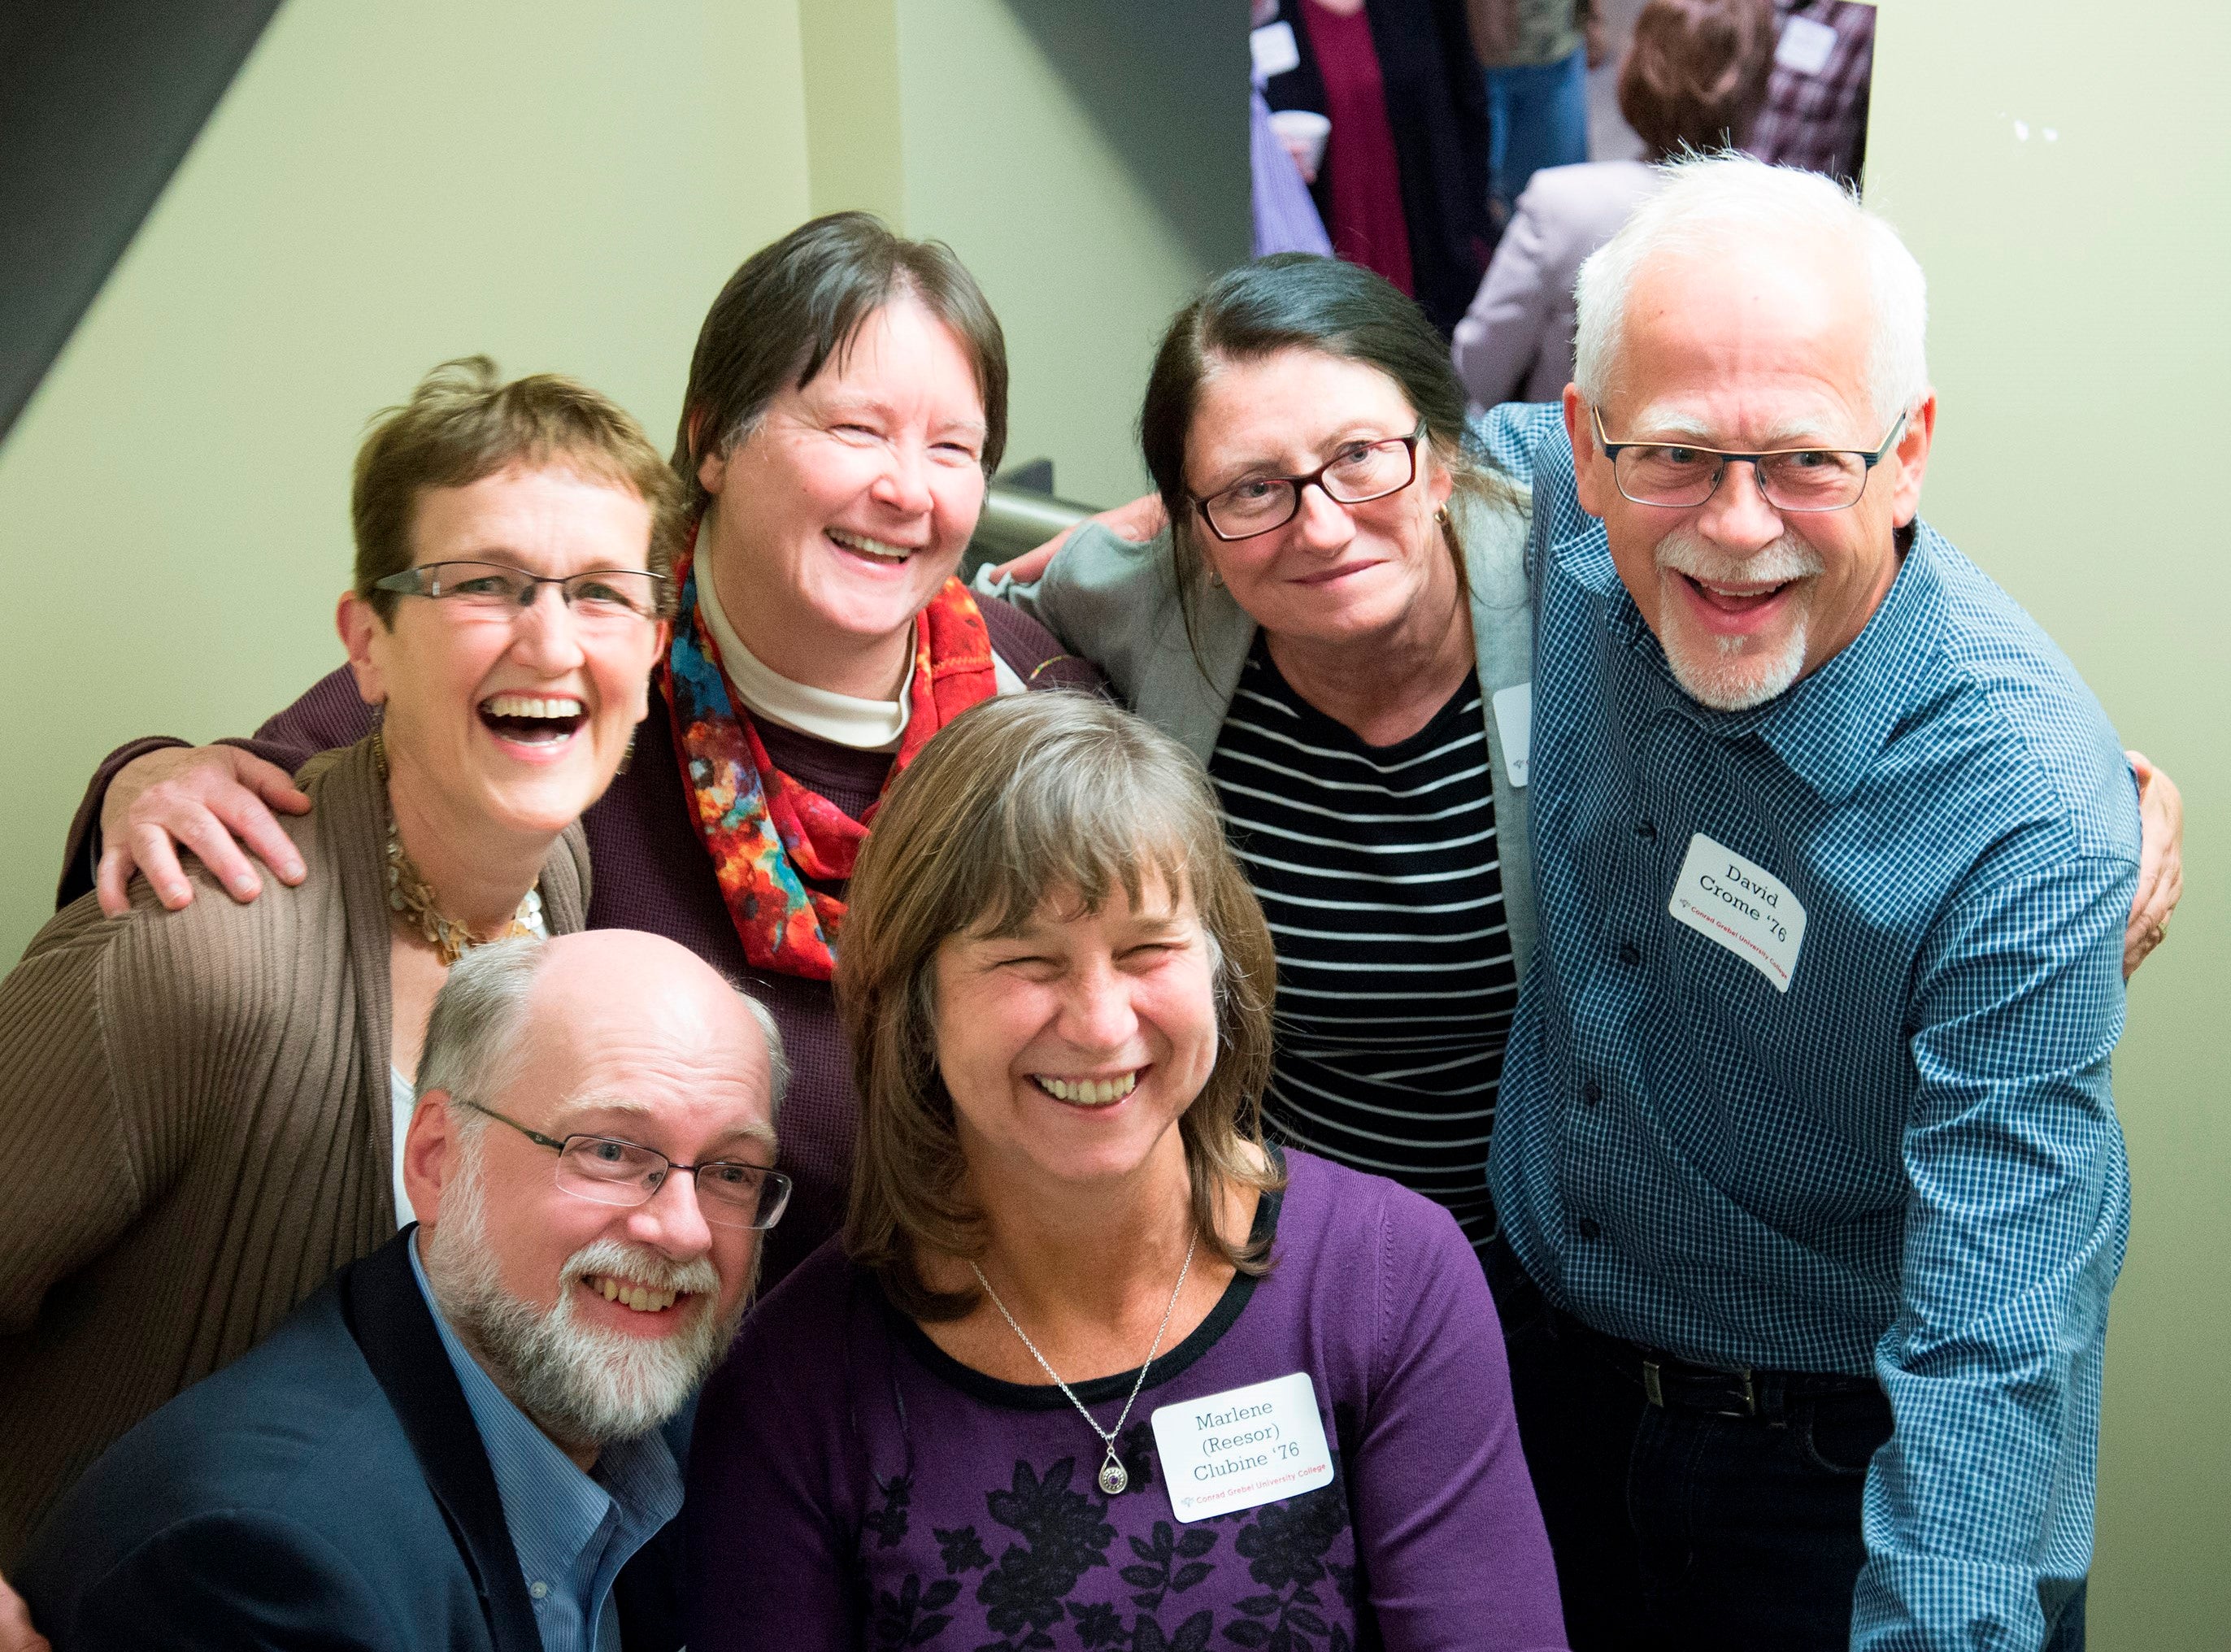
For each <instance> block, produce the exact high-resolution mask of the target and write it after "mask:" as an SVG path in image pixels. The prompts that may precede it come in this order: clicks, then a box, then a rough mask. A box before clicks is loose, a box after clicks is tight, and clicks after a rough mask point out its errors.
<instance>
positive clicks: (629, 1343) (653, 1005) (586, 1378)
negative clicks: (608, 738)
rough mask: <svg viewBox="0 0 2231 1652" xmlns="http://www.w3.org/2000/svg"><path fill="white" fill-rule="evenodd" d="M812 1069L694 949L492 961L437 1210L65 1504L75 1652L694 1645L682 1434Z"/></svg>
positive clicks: (450, 1067)
mask: <svg viewBox="0 0 2231 1652" xmlns="http://www.w3.org/2000/svg"><path fill="white" fill-rule="evenodd" d="M783 1078H784V1064H783V1057H782V1051H781V1047H780V1043H779V1039H778V1036H777V1035H776V1032H775V1029H774V1026H773V1022H772V1020H771V1019H770V1018H769V1016H768V1015H767V1013H766V1010H764V1009H762V1008H761V1007H760V1005H759V1004H758V1003H755V1002H753V1000H752V999H750V998H749V997H746V996H745V995H743V994H742V993H740V992H739V991H736V990H735V989H734V988H733V987H732V986H730V985H729V984H727V982H726V981H724V980H722V979H721V977H720V976H719V975H718V974H717V973H715V971H713V970H712V969H711V968H710V967H708V965H705V964H704V963H702V962H701V961H700V960H699V959H698V958H695V956H694V955H693V954H691V953H689V952H686V951H685V950H683V949H682V947H680V946H677V945H675V944H674V943H673V942H671V941H668V940H664V939H659V938H657V937H655V936H651V935H646V934H641V933H637V932H633V931H629V930H595V931H591V932H588V933H585V934H578V935H570V936H566V937H563V938H561V939H557V940H553V941H548V942H542V941H537V940H533V939H519V940H511V941H501V942H497V943H495V944H493V945H487V946H483V947H481V948H479V949H477V950H476V951H474V952H469V953H468V954H466V955H465V957H464V958H462V959H461V960H459V962H458V963H457V965H456V966H455V968H453V969H452V970H451V971H450V974H449V979H448V981H447V982H446V984H444V985H443V988H442V991H441V993H440V996H439V997H437V999H436V1001H435V1004H434V1010H433V1014H432V1017H431V1019H430V1023H429V1025H428V1028H427V1036H426V1049H425V1054H424V1057H423V1059H422V1061H421V1062H420V1066H419V1069H418V1102H417V1111H416V1112H415V1113H414V1114H413V1116H412V1118H411V1131H410V1135H409V1137H408V1138H407V1139H406V1141H405V1143H404V1184H405V1186H406V1189H407V1191H408V1192H409V1195H410V1198H411V1207H412V1209H413V1210H415V1211H416V1212H417V1216H418V1218H419V1221H418V1225H417V1227H415V1228H412V1229H405V1230H404V1232H403V1233H402V1234H401V1235H398V1236H397V1238H396V1239H395V1240H394V1241H392V1242H391V1243H389V1244H388V1245H386V1246H385V1247H384V1248H383V1249H379V1250H378V1251H375V1252H374V1253H373V1254H372V1255H370V1256H367V1257H365V1259H364V1260H363V1261H361V1262H356V1263H353V1264H352V1265H351V1266H349V1267H348V1268H344V1269H342V1271H341V1272H340V1274H337V1275H336V1276H335V1277H334V1279H333V1281H330V1282H329V1283H328V1284H327V1286H325V1287H323V1288H322V1289H320V1291H319V1293H318V1294H316V1295H314V1296H313V1297H312V1298H311V1299H310V1300H308V1301H307V1302H305V1303H304V1304H303V1305H302V1307H301V1308H300V1309H298V1310H297V1311H296V1312H295V1313H294V1315H293V1316H292V1317H291V1318H290V1319H288V1320H287V1321H286V1322H285V1323H283V1324H282V1325H281V1326H280V1327H279V1328H278V1329H277V1330H276V1331H275V1332H274V1333H272V1335H271V1336H270V1338H269V1339H268V1340H267V1341H265V1342H264V1343H263V1344H262V1345H260V1346H258V1347H257V1348H256V1349H255V1351H254V1352H251V1353H249V1354H248V1355H247V1356H246V1357H245V1358H242V1359H240V1360H239V1361H237V1362H236V1364H234V1365H230V1366H229V1367H227V1368H226V1369H225V1370H223V1371H220V1372H218V1373H217V1375H216V1376H213V1377H211V1378H208V1379H207V1380H206V1381H204V1382H202V1383H200V1384H197V1385H196V1386H194V1387H193V1388H191V1389H189V1390H188V1391H186V1392H184V1394H182V1395H180V1396H179V1397H178V1398H177V1399H175V1400H172V1401H171V1403H170V1404H167V1405H165V1407H163V1409H162V1410H159V1411H158V1412H156V1413H155V1415H154V1416H152V1417H150V1418H148V1419H147V1420H146V1422H145V1423H141V1424H140V1425H139V1427H138V1428H136V1429H133V1431H132V1432H131V1433H129V1434H127V1435H126V1436H124V1438H123V1439H121V1440H120V1441H119V1442H117V1443H116V1444H115V1445H114V1446H113V1447H111V1448H110V1449H109V1450H108V1451H107V1454H106V1455H103V1456H102V1457H101V1458H100V1461H99V1462H96V1463H95V1464H94V1468H92V1469H91V1470H90V1471H89V1472H88V1473H87V1475H86V1476H85V1477H84V1478H83V1479H82V1480H81V1481H79V1483H78V1484H77V1486H76V1487H74V1489H73V1490H72V1491H71V1492H70V1493H69V1494H68V1496H67V1497H66V1498H65V1499H64V1500H62V1502H61V1504H59V1505H58V1506H57V1507H56V1508H55V1512H54V1513H53V1514H52V1515H51V1516H50V1517H49V1519H48V1522H47V1524H46V1525H45V1526H44V1527H43V1528H42V1531H41V1532H40V1533H38V1535H37V1536H36V1537H35V1538H34V1539H33V1543H32V1547H31V1549H30V1551H29V1553H28V1555H27V1556H26V1558H25V1561H24V1564H23V1568H22V1575H21V1577H20V1578H18V1579H17V1580H16V1581H17V1584H18V1586H19V1587H20V1588H21V1589H22V1591H23V1596H24V1597H25V1598H26V1599H27V1600H28V1602H29V1606H30V1612H31V1617H32V1619H33V1621H34V1622H36V1623H37V1625H38V1626H39V1628H40V1629H42V1630H43V1631H44V1632H45V1633H46V1634H47V1635H48V1636H50V1637H52V1640H53V1642H54V1645H55V1649H56V1652H80V1649H87V1652H107V1649H118V1652H121V1649H125V1648H132V1649H158V1652H159V1649H175V1652H184V1649H188V1648H191V1649H197V1652H198V1649H216V1648H219V1647H224V1648H236V1647H306V1646H316V1647H319V1648H320V1649H350V1652H355V1649H364V1652H371V1649H379V1652H417V1649H424V1648H428V1647H443V1648H448V1649H459V1652H462V1649H488V1652H618V1649H619V1648H620V1647H621V1646H622V1644H623V1643H624V1645H625V1647H626V1648H627V1652H644V1649H661V1648H673V1647H676V1646H678V1645H679V1644H680V1643H681V1630H680V1627H679V1625H680V1617H679V1614H678V1611H677V1610H676V1607H677V1602H676V1597H675V1592H674V1591H675V1589H676V1586H677V1584H678V1577H677V1576H676V1572H677V1567H678V1554H677V1549H678V1543H679V1527H678V1526H673V1525H672V1524H671V1522H672V1521H673V1518H674V1515H675V1514H676V1512H677V1511H678V1510H679V1509H680V1507H681V1505H682V1476H681V1471H680V1468H679V1467H678V1466H677V1464H676V1460H675V1454H674V1450H673V1449H672V1448H671V1446H670V1445H669V1441H668V1439H667V1438H666V1436H664V1435H663V1434H662V1432H661V1431H660V1428H661V1425H662V1424H663V1423H667V1422H668V1421H669V1419H671V1418H673V1417H674V1416H676V1413H677V1412H679V1411H680V1410H682V1406H683V1405H684V1404H685V1403H686V1402H687V1401H688V1400H689V1397H690V1396H691V1395H692V1394H693V1393H694V1392H695V1390H696V1388H697V1386H698V1384H700V1383H701V1382H702V1380H703V1378H704V1377H705V1376H706V1374H707V1373H708V1371H710V1370H711V1369H712V1367H713V1366H714V1365H715V1364H716V1363H717V1362H718V1361H719V1359H720V1358H721V1355H722V1354H723V1353H724V1352H726V1351H727V1345H728V1344H729V1342H730V1340H731V1339H733V1337H734V1333H735V1328H736V1326H737V1323H738V1321H739V1320H740V1319H741V1317H742V1313H743V1309H744V1305H745V1303H746V1301H747V1299H748V1297H749V1294H750V1287H751V1283H752V1280H753V1274H754V1273H755V1271H756V1267H757V1261H758V1253H759V1235H760V1232H761V1231H763V1230H764V1229H767V1228H769V1227H772V1226H773V1224H774V1223H775V1221H776V1220H777V1219H778V1218H779V1216H781V1214H782V1209H783V1204H784V1203H785V1200H786V1197H787V1196H788V1193H789V1182H788V1179H787V1178H786V1177H784V1176H783V1175H782V1174H781V1173H780V1172H779V1171H775V1170H774V1169H773V1163H774V1151H775V1136H774V1114H775V1109H776V1106H777V1104H778V1102H779V1098H780V1093H781V1089H782V1085H783ZM678 1172H682V1173H678Z"/></svg>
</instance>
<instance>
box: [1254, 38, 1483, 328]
mask: <svg viewBox="0 0 2231 1652" xmlns="http://www.w3.org/2000/svg"><path fill="white" fill-rule="evenodd" d="M1277 22H1283V23H1285V24H1286V25H1287V27H1288V29H1289V30H1290V35H1291V37H1292V41H1293V48H1294V52H1293V55H1294V62H1293V67H1291V68H1288V69H1286V70H1285V71H1284V72H1283V73H1280V74H1272V75H1271V76H1270V78H1269V81H1268V82H1267V86H1266V96H1267V98H1268V100H1269V102H1270V105H1271V108H1272V109H1273V110H1285V109H1309V110H1314V111H1316V113H1319V114H1322V115H1323V116H1325V117H1327V118H1328V119H1330V121H1331V122H1332V133H1331V137H1330V139H1329V142H1328V143H1327V145H1326V148H1325V154H1324V161H1323V164H1322V166H1321V167H1320V168H1319V170H1318V172H1317V176H1316V183H1315V185H1314V190H1315V194H1316V202H1317V207H1318V210H1319V212H1320V213H1321V214H1322V217H1323V219H1324V224H1325V229H1327V231H1328V232H1329V234H1330V235H1331V236H1332V245H1333V250H1334V251H1335V253H1336V254H1337V255H1339V256H1340V257H1342V258H1345V259H1347V260H1348V261H1350V262H1351V263H1357V264H1361V265H1362V266H1363V267H1364V268H1367V269H1371V270H1375V271H1377V272H1378V273H1379V274H1381V275H1383V276H1385V277H1386V278H1387V280H1388V281H1392V282H1393V283H1394V285H1395V287H1398V288H1400V290H1401V291H1402V292H1404V293H1407V294H1410V295H1411V296H1412V297H1413V298H1415V299H1416V300H1418V302H1419V305H1420V306H1422V307H1424V309H1425V312H1426V314H1427V315H1428V316H1429V317H1431V318H1432V322H1433V325H1434V326H1437V327H1439V329H1440V330H1441V332H1443V334H1444V335H1445V334H1446V333H1447V332H1448V331H1449V329H1451V328H1452V327H1453V326H1456V324H1457V319H1458V317H1459V316H1461V315H1463V313H1464V311H1465V305H1466V304H1468V303H1469V302H1471V295H1472V292H1473V290H1474V289H1475V288H1476V287H1478V284H1479V278H1480V274H1481V273H1482V272H1483V271H1484V270H1485V269H1486V268H1487V260H1488V255H1489V254H1490V253H1491V252H1492V251H1493V250H1494V231H1493V230H1492V229H1491V227H1490V225H1489V222H1488V216H1487V206H1486V190H1487V158H1488V122H1487V100H1486V95H1485V93H1484V89H1483V87H1482V86H1481V84H1480V81H1479V76H1478V74H1477V73H1476V72H1474V70H1473V68H1472V66H1471V56H1470V51H1471V48H1470V45H1469V36H1468V35H1467V33H1466V30H1465V17H1464V9H1463V5H1462V0H1282V3H1281V5H1280V8H1279V16H1278V17H1277V19H1275V20H1274V23H1273V25H1272V26H1275V23H1277Z"/></svg>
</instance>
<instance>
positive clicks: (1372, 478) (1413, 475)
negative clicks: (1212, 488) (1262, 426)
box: [1193, 419, 1426, 541]
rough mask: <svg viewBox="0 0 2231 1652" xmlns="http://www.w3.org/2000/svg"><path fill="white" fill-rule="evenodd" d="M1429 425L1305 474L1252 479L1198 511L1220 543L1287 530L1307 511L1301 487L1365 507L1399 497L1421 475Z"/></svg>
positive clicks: (1347, 446)
mask: <svg viewBox="0 0 2231 1652" xmlns="http://www.w3.org/2000/svg"><path fill="white" fill-rule="evenodd" d="M1425 439H1426V422H1425V421H1424V420H1423V419H1420V420H1419V421H1418V428H1417V429H1414V430H1413V431H1411V432H1410V434H1409V435H1408V436H1389V437H1387V439H1386V440H1385V441H1383V442H1346V443H1344V444H1342V448H1341V450H1340V451H1339V452H1338V453H1336V454H1335V455H1333V456H1332V457H1331V458H1329V459H1328V460H1326V461H1324V463H1322V464H1321V465H1319V466H1318V467H1317V468H1316V469H1315V470H1312V471H1311V472H1310V474H1308V475H1306V476H1250V477H1249V478H1248V479H1247V480H1246V481H1241V482H1234V483H1233V484H1232V486H1231V487H1226V488H1223V489H1220V490H1219V491H1218V492H1216V493H1213V494H1210V495H1209V496H1208V497H1207V498H1206V499H1202V498H1200V496H1199V495H1197V494H1196V495H1195V496H1194V498H1193V508H1194V509H1195V510H1197V511H1199V512H1200V519H1201V520H1202V521H1204V522H1206V523H1207V524H1208V531H1209V532H1211V533H1213V534H1214V535H1216V537H1217V538H1218V539H1224V540H1227V541H1228V540H1232V539H1253V538H1254V537H1255V536H1256V535H1257V534H1258V533H1268V532H1271V530H1272V529H1274V528H1282V527H1284V526H1286V524H1287V523H1289V522H1290V521H1292V520H1293V519H1294V517H1295V515H1296V514H1297V513H1298V512H1299V511H1300V510H1301V508H1302V489H1303V488H1304V487H1309V486H1310V484H1311V483H1315V484H1316V486H1317V487H1318V488H1320V489H1321V490H1322V492H1323V494H1324V496H1325V497H1326V498H1327V499H1329V500H1335V501H1336V502H1337V503H1339V504H1342V505H1366V504H1368V503H1370V501H1371V500H1374V499H1384V498H1386V497H1387V494H1399V493H1400V492H1401V491H1402V490H1403V489H1404V488H1406V487H1408V486H1409V485H1410V484H1411V483H1412V482H1413V481H1416V480H1417V476H1418V444H1419V442H1422V441H1424V440H1425Z"/></svg>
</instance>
